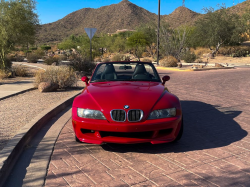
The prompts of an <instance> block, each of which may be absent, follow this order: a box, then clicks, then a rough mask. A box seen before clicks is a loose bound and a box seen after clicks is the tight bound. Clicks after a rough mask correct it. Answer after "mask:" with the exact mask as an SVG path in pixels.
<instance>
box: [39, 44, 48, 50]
mask: <svg viewBox="0 0 250 187" xmlns="http://www.w3.org/2000/svg"><path fill="white" fill-rule="evenodd" d="M40 48H41V49H42V50H45V51H47V50H50V49H51V46H49V45H42V46H40Z"/></svg>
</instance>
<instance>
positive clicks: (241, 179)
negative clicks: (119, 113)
mask: <svg viewBox="0 0 250 187" xmlns="http://www.w3.org/2000/svg"><path fill="white" fill-rule="evenodd" d="M159 72H160V74H161V75H163V74H164V72H163V70H159ZM168 74H169V75H170V77H171V80H170V81H169V82H167V86H168V88H169V89H170V91H171V92H172V93H174V94H176V95H177V96H178V97H179V98H180V100H181V102H182V107H183V111H184V124H185V128H184V135H183V138H182V139H181V141H180V142H179V143H177V144H171V143H170V144H160V145H151V144H137V145H116V144H105V145H91V144H79V143H76V142H75V141H74V134H73V130H72V126H71V123H70V121H69V122H68V123H67V124H66V126H65V127H64V129H63V130H62V132H61V134H60V136H59V138H58V141H57V143H56V146H55V149H54V153H53V155H52V159H51V162H50V165H49V170H48V176H47V178H46V186H98V187H99V186H250V136H249V133H248V132H250V96H249V91H250V76H249V75H250V69H249V68H241V69H233V70H216V71H203V72H173V71H171V72H168Z"/></svg>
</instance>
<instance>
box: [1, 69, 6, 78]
mask: <svg viewBox="0 0 250 187" xmlns="http://www.w3.org/2000/svg"><path fill="white" fill-rule="evenodd" d="M7 77H8V73H7V72H6V71H5V70H1V69H0V80H2V79H4V78H7Z"/></svg>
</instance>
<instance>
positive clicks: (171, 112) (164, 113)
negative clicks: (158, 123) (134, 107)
mask: <svg viewBox="0 0 250 187" xmlns="http://www.w3.org/2000/svg"><path fill="white" fill-rule="evenodd" d="M175 115H176V108H168V109H162V110H154V111H152V112H151V113H150V115H149V118H148V119H160V118H169V117H174V116H175Z"/></svg>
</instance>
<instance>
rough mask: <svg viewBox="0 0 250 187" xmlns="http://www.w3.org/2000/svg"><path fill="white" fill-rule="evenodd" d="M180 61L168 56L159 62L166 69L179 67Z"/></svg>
mask: <svg viewBox="0 0 250 187" xmlns="http://www.w3.org/2000/svg"><path fill="white" fill-rule="evenodd" d="M177 63H178V60H177V59H176V58H175V57H173V56H166V57H164V58H163V59H161V60H160V61H159V64H160V65H161V66H164V67H177V66H178V64H177Z"/></svg>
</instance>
